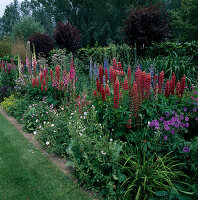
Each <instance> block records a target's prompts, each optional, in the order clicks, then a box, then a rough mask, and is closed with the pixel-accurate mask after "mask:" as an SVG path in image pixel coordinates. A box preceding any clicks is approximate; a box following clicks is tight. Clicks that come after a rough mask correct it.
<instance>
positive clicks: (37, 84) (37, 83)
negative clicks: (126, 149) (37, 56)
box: [36, 78, 39, 87]
mask: <svg viewBox="0 0 198 200" xmlns="http://www.w3.org/2000/svg"><path fill="white" fill-rule="evenodd" d="M36 86H37V87H39V80H38V78H36Z"/></svg>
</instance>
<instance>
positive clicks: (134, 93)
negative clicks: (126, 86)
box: [132, 81, 139, 120]
mask: <svg viewBox="0 0 198 200" xmlns="http://www.w3.org/2000/svg"><path fill="white" fill-rule="evenodd" d="M132 99H133V110H134V115H135V118H136V120H138V106H139V103H138V88H137V83H136V82H135V81H134V83H133V88H132Z"/></svg>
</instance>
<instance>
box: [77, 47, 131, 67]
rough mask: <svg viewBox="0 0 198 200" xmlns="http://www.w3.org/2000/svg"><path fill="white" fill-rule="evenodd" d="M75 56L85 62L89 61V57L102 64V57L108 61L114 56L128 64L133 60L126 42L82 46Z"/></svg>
mask: <svg viewBox="0 0 198 200" xmlns="http://www.w3.org/2000/svg"><path fill="white" fill-rule="evenodd" d="M77 56H78V58H79V59H80V60H82V61H84V62H85V63H87V64H88V63H89V61H90V58H92V61H93V62H96V63H98V64H103V63H104V59H107V61H108V62H109V63H110V62H111V61H112V60H113V58H114V57H115V58H116V60H119V61H120V62H122V63H123V64H124V65H130V64H131V63H133V62H134V57H133V49H132V48H131V47H129V46H128V45H126V44H123V45H114V44H110V45H109V46H107V47H101V46H99V47H93V48H88V47H87V48H82V49H79V51H78V54H77Z"/></svg>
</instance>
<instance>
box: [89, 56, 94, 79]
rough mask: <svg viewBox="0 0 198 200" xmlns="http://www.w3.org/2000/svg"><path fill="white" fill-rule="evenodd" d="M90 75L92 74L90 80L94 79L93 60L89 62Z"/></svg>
mask: <svg viewBox="0 0 198 200" xmlns="http://www.w3.org/2000/svg"><path fill="white" fill-rule="evenodd" d="M89 73H90V79H91V80H92V79H93V62H92V58H91V59H90V62H89Z"/></svg>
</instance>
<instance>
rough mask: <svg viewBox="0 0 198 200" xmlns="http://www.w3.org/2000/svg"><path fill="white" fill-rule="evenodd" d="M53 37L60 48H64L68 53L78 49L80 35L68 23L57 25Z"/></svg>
mask: <svg viewBox="0 0 198 200" xmlns="http://www.w3.org/2000/svg"><path fill="white" fill-rule="evenodd" d="M53 37H54V39H55V41H56V43H57V45H58V46H59V47H60V48H66V49H67V50H68V51H70V52H73V53H75V52H76V51H77V50H78V49H79V47H80V34H79V32H78V29H77V28H76V27H75V26H72V25H71V24H70V23H69V22H67V23H66V24H64V23H58V24H57V26H56V28H55V30H54V34H53Z"/></svg>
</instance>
